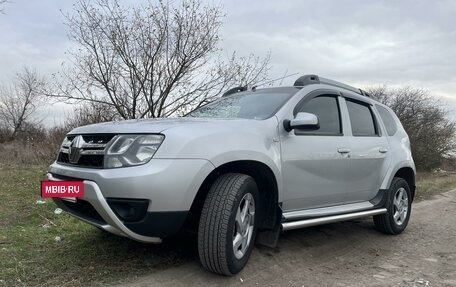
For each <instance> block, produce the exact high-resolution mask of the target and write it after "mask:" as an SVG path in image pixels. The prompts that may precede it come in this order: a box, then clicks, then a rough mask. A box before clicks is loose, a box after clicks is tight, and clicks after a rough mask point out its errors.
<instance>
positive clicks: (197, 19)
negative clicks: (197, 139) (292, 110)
mask: <svg viewBox="0 0 456 287" xmlns="http://www.w3.org/2000/svg"><path fill="white" fill-rule="evenodd" d="M222 18H223V15H222V12H221V10H220V8H219V7H213V6H206V5H203V4H202V3H201V1H200V0H183V2H182V3H180V4H176V5H174V4H170V2H167V1H159V2H158V3H155V2H152V1H151V2H148V3H147V4H146V5H140V6H133V7H122V6H121V5H120V4H119V1H118V0H98V1H96V2H94V3H93V4H92V3H91V2H89V1H87V0H80V1H79V2H77V4H76V6H75V13H74V14H72V15H67V23H66V24H67V26H68V30H69V37H70V39H71V40H73V41H75V42H76V43H77V44H79V48H78V49H77V50H75V51H71V53H70V55H71V56H72V59H73V60H72V64H71V65H70V67H67V68H65V69H64V70H63V71H62V72H61V73H60V74H59V76H60V77H62V78H63V80H58V81H56V82H57V83H59V85H58V86H57V87H56V88H55V89H54V91H53V92H50V93H48V94H49V95H50V96H53V97H56V98H59V99H64V100H77V101H88V102H95V103H100V104H103V105H107V106H110V107H112V108H114V109H115V110H116V112H117V113H118V115H119V116H120V117H122V118H125V119H128V118H143V117H152V118H154V117H168V116H171V115H179V114H182V113H185V112H187V111H188V110H191V109H193V108H196V107H199V106H201V105H203V104H205V103H207V102H210V101H212V100H214V99H215V98H216V97H217V96H219V95H220V94H221V93H222V92H223V91H224V90H225V89H227V88H228V87H230V86H233V85H236V86H237V85H249V84H252V83H255V82H258V81H263V80H264V79H266V76H267V72H268V69H269V58H270V57H269V55H267V56H266V57H265V58H259V57H256V56H254V55H250V56H248V57H237V55H236V54H235V53H233V54H232V55H231V56H228V57H223V56H222V55H223V52H222V51H221V49H219V44H220V39H219V29H220V27H221V25H222ZM224 58H226V59H225V60H224Z"/></svg>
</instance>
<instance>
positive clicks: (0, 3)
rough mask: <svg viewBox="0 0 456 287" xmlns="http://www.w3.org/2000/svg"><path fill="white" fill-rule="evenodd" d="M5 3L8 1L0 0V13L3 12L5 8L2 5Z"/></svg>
mask: <svg viewBox="0 0 456 287" xmlns="http://www.w3.org/2000/svg"><path fill="white" fill-rule="evenodd" d="M6 3H8V0H0V13H5V8H4V7H3V6H4V5H5V4H6Z"/></svg>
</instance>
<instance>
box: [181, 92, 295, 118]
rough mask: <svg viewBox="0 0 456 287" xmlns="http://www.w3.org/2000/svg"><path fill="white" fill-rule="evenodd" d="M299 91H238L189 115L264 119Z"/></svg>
mask: <svg viewBox="0 0 456 287" xmlns="http://www.w3.org/2000/svg"><path fill="white" fill-rule="evenodd" d="M297 91H298V89H296V88H292V89H283V88H282V89H280V90H279V89H268V90H258V91H255V92H254V91H248V92H242V93H237V94H234V95H232V96H227V97H223V98H221V99H218V100H216V101H215V102H212V103H210V104H208V105H206V106H204V107H201V108H199V109H197V110H195V111H193V112H191V113H189V114H188V115H187V117H198V118H240V119H254V120H264V119H267V118H269V117H271V116H273V115H274V113H275V112H276V111H277V110H278V109H279V108H280V107H282V105H283V104H285V102H286V101H288V99H290V98H291V96H293V95H294V94H295V93H296V92H297Z"/></svg>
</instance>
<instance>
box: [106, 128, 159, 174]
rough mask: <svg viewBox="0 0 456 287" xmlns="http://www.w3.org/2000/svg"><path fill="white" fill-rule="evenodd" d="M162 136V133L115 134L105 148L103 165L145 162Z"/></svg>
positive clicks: (151, 155)
mask: <svg viewBox="0 0 456 287" xmlns="http://www.w3.org/2000/svg"><path fill="white" fill-rule="evenodd" d="M164 138H165V137H164V136H163V135H117V136H115V137H114V138H113V139H112V141H111V144H110V145H109V146H108V147H107V148H106V153H105V158H104V167H105V168H116V167H127V166H135V165H141V164H145V163H147V162H148V161H149V160H150V159H151V158H152V157H153V156H154V154H155V152H156V151H157V149H158V147H159V146H160V144H161V143H162V142H163V139H164Z"/></svg>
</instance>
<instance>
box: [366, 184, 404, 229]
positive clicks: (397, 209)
mask: <svg viewBox="0 0 456 287" xmlns="http://www.w3.org/2000/svg"><path fill="white" fill-rule="evenodd" d="M385 207H386V209H387V212H386V213H385V214H380V215H375V216H374V224H375V227H376V228H377V230H379V231H381V232H383V233H386V234H393V235H396V234H400V233H401V232H402V231H404V230H405V228H406V227H407V224H408V221H409V219H410V213H411V211H412V195H411V192H410V187H409V185H408V183H407V182H406V181H405V180H404V179H402V178H399V177H395V178H394V179H393V181H392V182H391V186H390V188H389V190H388V195H387V199H386V205H385ZM401 211H402V212H401ZM404 212H405V214H404Z"/></svg>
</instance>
